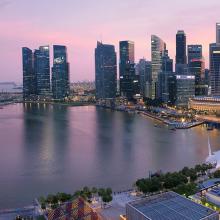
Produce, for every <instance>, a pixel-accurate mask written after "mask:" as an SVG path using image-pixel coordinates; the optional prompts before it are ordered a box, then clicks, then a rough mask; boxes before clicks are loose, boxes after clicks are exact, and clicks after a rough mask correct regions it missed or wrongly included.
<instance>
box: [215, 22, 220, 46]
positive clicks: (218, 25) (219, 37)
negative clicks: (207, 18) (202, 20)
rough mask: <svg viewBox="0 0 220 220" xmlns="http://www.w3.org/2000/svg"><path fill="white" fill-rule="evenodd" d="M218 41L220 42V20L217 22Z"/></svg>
mask: <svg viewBox="0 0 220 220" xmlns="http://www.w3.org/2000/svg"><path fill="white" fill-rule="evenodd" d="M216 43H217V44H220V22H218V23H216Z"/></svg>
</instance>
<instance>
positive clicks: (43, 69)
mask: <svg viewBox="0 0 220 220" xmlns="http://www.w3.org/2000/svg"><path fill="white" fill-rule="evenodd" d="M34 72H35V74H36V82H37V95H39V96H41V97H46V96H48V95H50V54H49V46H40V47H39V49H38V50H35V51H34Z"/></svg>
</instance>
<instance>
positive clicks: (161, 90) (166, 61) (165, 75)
mask: <svg viewBox="0 0 220 220" xmlns="http://www.w3.org/2000/svg"><path fill="white" fill-rule="evenodd" d="M171 75H173V60H172V59H170V57H169V55H168V50H165V52H164V55H163V57H162V71H161V72H160V73H159V75H158V98H159V99H160V100H162V101H163V102H165V103H167V102H169V98H170V95H169V91H171V90H170V89H169V85H170V84H169V81H170V76H171Z"/></svg>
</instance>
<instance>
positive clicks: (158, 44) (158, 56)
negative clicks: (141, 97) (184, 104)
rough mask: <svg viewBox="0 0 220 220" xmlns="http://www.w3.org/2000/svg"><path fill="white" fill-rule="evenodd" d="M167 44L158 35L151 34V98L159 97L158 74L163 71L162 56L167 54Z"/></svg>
mask: <svg viewBox="0 0 220 220" xmlns="http://www.w3.org/2000/svg"><path fill="white" fill-rule="evenodd" d="M165 50H166V44H165V43H164V41H163V40H162V39H160V38H159V37H157V36H156V35H152V36H151V64H152V85H151V98H152V99H155V98H158V94H157V93H158V92H157V90H158V88H157V85H158V75H159V73H160V72H161V71H162V57H163V55H164V54H165Z"/></svg>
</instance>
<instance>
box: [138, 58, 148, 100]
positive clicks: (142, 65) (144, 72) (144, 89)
mask: <svg viewBox="0 0 220 220" xmlns="http://www.w3.org/2000/svg"><path fill="white" fill-rule="evenodd" d="M136 70H137V74H138V75H139V78H140V94H141V95H142V97H144V98H151V81H152V79H151V78H152V70H151V62H150V61H146V60H145V59H144V58H143V59H140V60H139V63H138V64H137V65H136Z"/></svg>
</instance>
